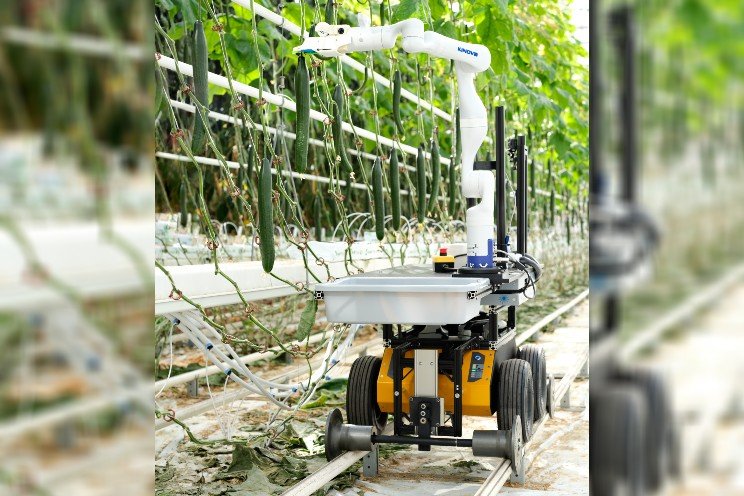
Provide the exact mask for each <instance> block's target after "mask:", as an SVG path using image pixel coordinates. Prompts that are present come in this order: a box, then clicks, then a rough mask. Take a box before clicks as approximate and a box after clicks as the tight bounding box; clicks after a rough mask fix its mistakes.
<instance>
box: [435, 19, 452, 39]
mask: <svg viewBox="0 0 744 496" xmlns="http://www.w3.org/2000/svg"><path fill="white" fill-rule="evenodd" d="M435 19H436V18H435ZM434 31H436V32H437V33H439V34H441V35H443V36H448V37H450V38H457V29H455V25H454V24H452V21H448V20H446V19H439V20H437V21H434Z"/></svg>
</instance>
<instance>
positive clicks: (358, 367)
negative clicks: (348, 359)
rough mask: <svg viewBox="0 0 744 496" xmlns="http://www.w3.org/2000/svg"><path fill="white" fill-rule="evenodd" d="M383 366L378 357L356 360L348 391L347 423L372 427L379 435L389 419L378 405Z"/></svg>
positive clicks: (364, 357) (350, 373) (353, 364)
mask: <svg viewBox="0 0 744 496" xmlns="http://www.w3.org/2000/svg"><path fill="white" fill-rule="evenodd" d="M381 365H382V359H381V358H379V357H376V356H363V357H359V358H357V359H356V360H354V363H352V364H351V371H350V372H349V385H348V387H347V389H346V418H347V421H348V422H349V423H350V424H355V425H371V426H372V427H374V429H375V432H377V433H381V432H382V430H383V429H384V428H385V424H387V418H388V414H387V413H385V412H381V411H380V407H379V405H378V404H377V376H378V375H379V374H380V366H381Z"/></svg>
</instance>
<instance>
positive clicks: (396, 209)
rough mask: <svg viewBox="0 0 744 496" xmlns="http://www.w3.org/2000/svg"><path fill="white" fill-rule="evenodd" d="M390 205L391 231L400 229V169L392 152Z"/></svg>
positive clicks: (396, 155) (396, 153)
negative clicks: (391, 209) (391, 213)
mask: <svg viewBox="0 0 744 496" xmlns="http://www.w3.org/2000/svg"><path fill="white" fill-rule="evenodd" d="M390 203H391V204H392V206H393V229H395V230H396V231H397V230H398V229H400V169H398V152H397V151H395V150H393V154H392V155H391V156H390Z"/></svg>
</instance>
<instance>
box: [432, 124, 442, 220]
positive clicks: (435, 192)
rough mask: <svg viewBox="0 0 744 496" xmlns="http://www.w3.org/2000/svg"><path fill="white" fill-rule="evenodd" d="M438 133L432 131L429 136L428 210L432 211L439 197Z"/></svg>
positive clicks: (440, 174) (440, 172) (440, 173)
mask: <svg viewBox="0 0 744 496" xmlns="http://www.w3.org/2000/svg"><path fill="white" fill-rule="evenodd" d="M438 139H439V134H438V133H436V132H434V136H433V137H432V138H431V197H429V211H431V212H433V211H434V207H435V206H436V204H437V200H438V199H439V181H440V179H441V176H442V170H441V166H440V162H439V142H438Z"/></svg>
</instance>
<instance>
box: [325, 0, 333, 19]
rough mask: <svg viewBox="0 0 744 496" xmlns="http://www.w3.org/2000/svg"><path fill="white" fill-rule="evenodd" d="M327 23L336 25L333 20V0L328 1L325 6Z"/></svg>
mask: <svg viewBox="0 0 744 496" xmlns="http://www.w3.org/2000/svg"><path fill="white" fill-rule="evenodd" d="M325 22H327V23H328V24H335V22H334V20H333V0H328V1H327V2H326V4H325Z"/></svg>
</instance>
